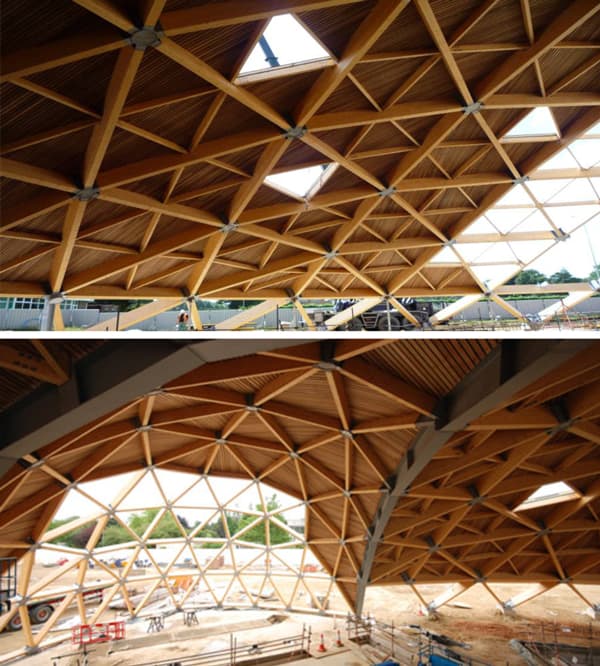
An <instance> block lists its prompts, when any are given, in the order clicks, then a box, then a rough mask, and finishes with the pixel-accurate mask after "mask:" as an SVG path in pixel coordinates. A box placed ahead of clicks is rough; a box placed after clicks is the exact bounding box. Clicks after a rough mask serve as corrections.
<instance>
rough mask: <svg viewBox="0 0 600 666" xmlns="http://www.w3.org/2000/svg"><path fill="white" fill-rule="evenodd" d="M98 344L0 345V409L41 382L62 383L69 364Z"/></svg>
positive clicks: (38, 342)
mask: <svg viewBox="0 0 600 666" xmlns="http://www.w3.org/2000/svg"><path fill="white" fill-rule="evenodd" d="M101 345H102V342H101V341H99V340H88V341H85V340H71V341H64V340H63V341H61V342H58V341H52V340H31V341H26V340H23V341H18V340H11V341H8V340H5V341H3V342H0V409H1V410H4V409H7V408H8V407H10V406H11V405H12V404H13V403H15V402H17V401H18V400H20V399H21V398H24V397H26V396H27V395H28V394H30V393H31V392H32V391H34V390H35V389H36V388H37V387H39V386H42V385H43V384H44V383H51V384H55V385H57V386H60V385H61V384H63V383H65V382H66V381H67V379H68V378H69V377H70V374H71V366H72V364H73V363H75V362H76V361H78V360H79V359H81V358H83V357H84V356H87V355H88V354H90V353H91V352H92V351H94V349H97V348H98V347H100V346H101Z"/></svg>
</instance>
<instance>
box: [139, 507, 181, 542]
mask: <svg viewBox="0 0 600 666" xmlns="http://www.w3.org/2000/svg"><path fill="white" fill-rule="evenodd" d="M158 511H159V510H158V509H146V510H145V511H143V512H142V513H136V514H135V515H133V516H132V517H131V518H130V520H129V523H128V524H129V527H131V529H132V530H133V531H134V532H135V533H136V534H137V535H138V536H142V535H143V534H144V532H146V530H147V529H148V527H149V526H150V524H151V523H152V521H153V520H154V519H155V518H156V515H157V514H158ZM182 536H183V534H182V533H181V530H180V529H179V527H178V525H177V522H176V521H175V518H174V517H173V514H172V513H171V512H170V511H167V512H166V513H165V514H164V515H163V517H162V518H161V519H160V520H159V521H158V523H157V524H156V525H155V526H154V528H153V529H152V532H151V533H150V535H149V538H151V539H171V538H178V537H182Z"/></svg>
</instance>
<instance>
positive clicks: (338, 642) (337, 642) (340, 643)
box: [335, 629, 344, 647]
mask: <svg viewBox="0 0 600 666" xmlns="http://www.w3.org/2000/svg"><path fill="white" fill-rule="evenodd" d="M335 644H336V646H337V647H344V644H343V643H342V637H341V636H340V630H339V629H338V632H337V641H336V642H335Z"/></svg>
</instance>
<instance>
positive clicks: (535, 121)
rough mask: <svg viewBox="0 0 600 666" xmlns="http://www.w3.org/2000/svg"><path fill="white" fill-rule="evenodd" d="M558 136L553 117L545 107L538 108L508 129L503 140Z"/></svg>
mask: <svg viewBox="0 0 600 666" xmlns="http://www.w3.org/2000/svg"><path fill="white" fill-rule="evenodd" d="M543 136H559V133H558V128H557V126H556V123H555V122H554V117H553V116H552V113H551V112H550V109H549V108H548V107H547V106H538V107H537V108H535V109H533V110H532V111H530V112H529V113H528V114H527V115H526V116H525V118H523V119H522V120H520V121H519V122H518V123H517V124H516V125H515V126H514V127H513V128H512V129H510V130H509V131H508V132H507V133H506V134H505V135H504V137H503V139H509V140H510V139H515V140H517V139H527V138H535V137H543Z"/></svg>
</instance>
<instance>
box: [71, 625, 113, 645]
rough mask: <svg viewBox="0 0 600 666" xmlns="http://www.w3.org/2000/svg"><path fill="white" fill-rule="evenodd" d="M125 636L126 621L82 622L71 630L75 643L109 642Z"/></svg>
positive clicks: (72, 639) (72, 640)
mask: <svg viewBox="0 0 600 666" xmlns="http://www.w3.org/2000/svg"><path fill="white" fill-rule="evenodd" d="M121 638H125V622H124V621H122V620H121V621H120V622H98V623H96V624H80V625H79V626H78V627H73V628H72V630H71V642H72V643H73V645H90V644H92V643H107V642H108V641H118V640H120V639H121Z"/></svg>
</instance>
